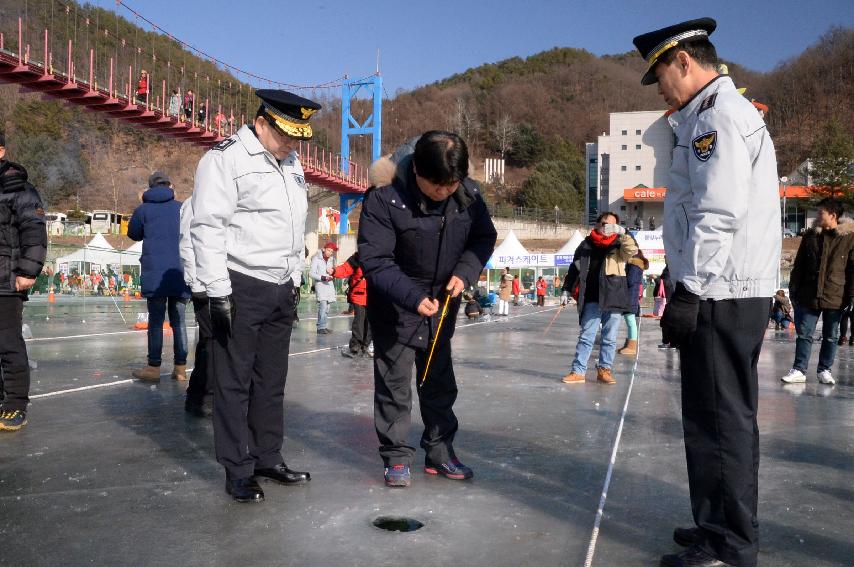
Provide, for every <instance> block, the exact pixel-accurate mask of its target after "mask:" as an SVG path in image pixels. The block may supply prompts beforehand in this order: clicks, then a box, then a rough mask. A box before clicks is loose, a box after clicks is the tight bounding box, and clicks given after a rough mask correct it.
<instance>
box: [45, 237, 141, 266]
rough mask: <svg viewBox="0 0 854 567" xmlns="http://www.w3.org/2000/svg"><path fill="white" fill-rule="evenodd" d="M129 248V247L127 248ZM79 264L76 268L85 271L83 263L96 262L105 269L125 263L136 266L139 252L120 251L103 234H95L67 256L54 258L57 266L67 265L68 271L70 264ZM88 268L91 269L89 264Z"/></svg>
mask: <svg viewBox="0 0 854 567" xmlns="http://www.w3.org/2000/svg"><path fill="white" fill-rule="evenodd" d="M129 250H130V249H129ZM75 263H76V264H79V265H78V266H77V269H78V270H79V271H81V272H83V271H87V268H86V266H83V264H90V265H91V264H97V265H98V266H100V267H101V269H106V267H107V266H108V265H111V264H112V265H125V266H138V265H139V254H138V253H128V252H127V251H125V252H121V251H119V250H116V249H115V248H113V247H112V246H111V245H110V243H109V242H107V239H106V238H104V235H103V234H100V233H99V234H96V235H95V237H94V238H93V239H92V240H90V241H89V242H87V243H86V244H85V245H84V246H83V248H81V249H79V250H75V251H74V252H72V253H71V254H69V255H68V256H63V257H61V258H57V259H56V260H55V264H56V266H57V268H59V266H61V265H62V264H66V265H67V269H68V271H69V272H70V271H71V268H72V264H75ZM89 269H92V268H91V266H90V267H89Z"/></svg>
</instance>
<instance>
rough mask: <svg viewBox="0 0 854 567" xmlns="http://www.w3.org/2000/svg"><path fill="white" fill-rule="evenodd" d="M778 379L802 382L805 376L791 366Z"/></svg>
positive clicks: (805, 378) (794, 382)
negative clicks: (786, 372)
mask: <svg viewBox="0 0 854 567" xmlns="http://www.w3.org/2000/svg"><path fill="white" fill-rule="evenodd" d="M829 374H830V373H829V372H828V375H829ZM780 380H782V381H783V382H785V383H786V384H802V383H804V382H806V381H807V377H806V376H805V375H804V373H803V372H801V371H800V370H797V369H795V368H792V369H791V370H789V373H788V374H786V375H785V376H783V377H782V378H780ZM831 380H833V378H831Z"/></svg>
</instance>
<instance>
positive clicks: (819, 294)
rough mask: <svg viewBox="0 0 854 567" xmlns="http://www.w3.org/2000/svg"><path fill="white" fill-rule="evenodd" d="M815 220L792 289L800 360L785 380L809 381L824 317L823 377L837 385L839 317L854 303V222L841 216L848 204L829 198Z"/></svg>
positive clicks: (820, 369) (797, 257) (805, 239)
mask: <svg viewBox="0 0 854 567" xmlns="http://www.w3.org/2000/svg"><path fill="white" fill-rule="evenodd" d="M816 207H817V208H818V216H817V217H816V220H815V224H814V225H813V227H812V228H810V229H809V230H808V231H807V232H806V233H805V234H804V237H803V240H801V245H800V246H799V247H798V253H797V254H796V255H795V263H794V265H793V266H792V275H791V278H790V280H789V291H790V292H791V297H792V303H793V304H794V306H795V331H796V332H797V340H796V341H795V362H794V363H793V364H792V369H791V370H789V372H788V373H787V374H786V375H785V376H782V377H781V378H780V379H781V380H782V381H783V382H785V383H787V384H799V383H803V382H806V380H807V378H806V372H807V369H808V367H809V362H810V351H812V343H813V335H814V334H815V328H816V325H817V324H818V320H819V318H821V322H822V329H821V350H820V351H819V353H818V374H817V378H818V381H819V382H820V383H822V384H827V385H831V386H832V385H833V384H835V383H836V379H835V378H834V377H833V374H832V373H831V371H830V369H831V367H832V366H833V361H834V359H835V358H836V349H837V348H838V345H837V340H838V339H839V319H840V318H841V317H842V310H843V308H845V307H849V306H852V305H854V221H852V220H851V219H847V218H841V217H842V213H843V208H842V204H841V203H840V202H839V201H837V200H836V199H833V198H829V197H828V198H825V199H822V200H821V201H819V202H818V203H817V204H816Z"/></svg>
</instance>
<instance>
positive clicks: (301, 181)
mask: <svg viewBox="0 0 854 567" xmlns="http://www.w3.org/2000/svg"><path fill="white" fill-rule="evenodd" d="M291 175H293V176H294V181H296V182H297V185H299V186H300V187H302V188H303V189H305V190H306V191H308V186H307V185H306V184H305V176H304V175H300V174H298V173H292V174H291Z"/></svg>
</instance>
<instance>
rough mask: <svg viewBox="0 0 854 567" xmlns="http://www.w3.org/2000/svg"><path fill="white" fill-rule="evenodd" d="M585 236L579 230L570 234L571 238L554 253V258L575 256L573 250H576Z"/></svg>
mask: <svg viewBox="0 0 854 567" xmlns="http://www.w3.org/2000/svg"><path fill="white" fill-rule="evenodd" d="M586 236H587V235H585V234H584V233H583V232H581V231H580V230H576V231H575V232H573V233H572V236H570V237H569V240H567V241H566V244H564V245H563V246H561V248H560V250H558V251H557V252H555V256H575V250H576V248H578V245H579V244H581V243H582V242H583V241H584V239H585V238H586Z"/></svg>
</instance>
